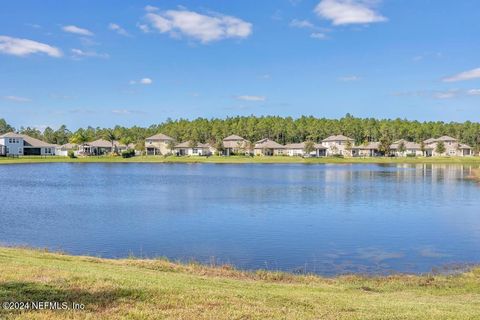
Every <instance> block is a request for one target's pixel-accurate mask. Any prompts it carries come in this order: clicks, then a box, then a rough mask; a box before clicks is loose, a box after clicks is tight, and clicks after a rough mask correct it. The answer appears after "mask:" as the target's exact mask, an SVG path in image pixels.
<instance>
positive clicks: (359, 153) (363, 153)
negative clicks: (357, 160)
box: [352, 142, 382, 157]
mask: <svg viewBox="0 0 480 320" xmlns="http://www.w3.org/2000/svg"><path fill="white" fill-rule="evenodd" d="M381 155H382V154H381V152H380V142H368V143H364V144H362V145H359V146H356V147H352V156H353V157H378V156H381Z"/></svg>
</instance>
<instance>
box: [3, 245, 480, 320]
mask: <svg viewBox="0 0 480 320" xmlns="http://www.w3.org/2000/svg"><path fill="white" fill-rule="evenodd" d="M0 270H1V272H0V302H4V301H59V302H62V301H66V302H69V303H70V302H76V303H80V304H84V305H85V310H83V311H72V310H69V311H58V310H57V311H24V312H20V311H15V312H13V311H7V310H4V309H2V308H1V307H0V319H2V318H3V317H9V316H14V317H18V318H20V319H65V318H69V319H84V318H91V319H107V318H115V319H123V318H127V319H162V318H167V319H478V318H479V316H480V269H473V270H471V271H469V272H465V273H463V274H458V275H425V276H408V275H395V276H388V277H361V276H341V277H337V278H331V279H330V278H321V277H316V276H296V275H289V274H283V273H269V272H261V271H259V272H255V273H248V272H241V271H236V270H232V269H231V268H228V267H221V266H220V267H207V266H201V265H196V264H175V263H172V262H168V261H165V260H135V259H125V260H106V259H98V258H92V257H74V256H67V255H62V254H57V253H47V252H42V251H37V250H30V249H20V248H3V247H0Z"/></svg>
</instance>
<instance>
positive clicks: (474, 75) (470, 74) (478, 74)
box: [443, 68, 480, 82]
mask: <svg viewBox="0 0 480 320" xmlns="http://www.w3.org/2000/svg"><path fill="white" fill-rule="evenodd" d="M473 79H480V68H476V69H472V70H468V71H464V72H460V73H458V74H456V75H453V76H451V77H447V78H444V79H443V81H444V82H457V81H466V80H473Z"/></svg>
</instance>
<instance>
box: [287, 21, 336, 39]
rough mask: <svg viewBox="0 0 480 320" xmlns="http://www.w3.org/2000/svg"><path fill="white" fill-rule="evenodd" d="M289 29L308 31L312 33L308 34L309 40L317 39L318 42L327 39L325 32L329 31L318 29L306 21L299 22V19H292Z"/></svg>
mask: <svg viewBox="0 0 480 320" xmlns="http://www.w3.org/2000/svg"><path fill="white" fill-rule="evenodd" d="M290 27H292V28H299V29H309V30H311V31H313V32H312V33H310V38H313V39H319V40H324V39H327V32H329V31H330V30H329V29H326V28H320V27H318V26H316V25H314V24H313V23H311V22H310V21H308V20H299V19H293V20H292V21H290Z"/></svg>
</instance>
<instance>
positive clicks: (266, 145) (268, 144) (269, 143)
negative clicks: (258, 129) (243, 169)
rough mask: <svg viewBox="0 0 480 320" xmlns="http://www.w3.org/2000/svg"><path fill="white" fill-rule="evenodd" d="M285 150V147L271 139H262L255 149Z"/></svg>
mask: <svg viewBox="0 0 480 320" xmlns="http://www.w3.org/2000/svg"><path fill="white" fill-rule="evenodd" d="M284 148H285V146H283V145H281V144H280V143H277V142H275V141H273V140H270V139H262V140H259V141H257V142H256V143H255V149H284Z"/></svg>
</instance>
